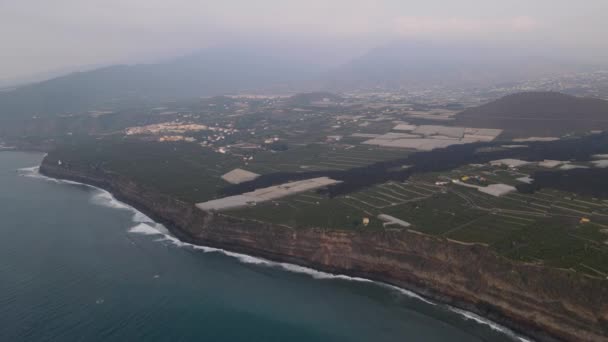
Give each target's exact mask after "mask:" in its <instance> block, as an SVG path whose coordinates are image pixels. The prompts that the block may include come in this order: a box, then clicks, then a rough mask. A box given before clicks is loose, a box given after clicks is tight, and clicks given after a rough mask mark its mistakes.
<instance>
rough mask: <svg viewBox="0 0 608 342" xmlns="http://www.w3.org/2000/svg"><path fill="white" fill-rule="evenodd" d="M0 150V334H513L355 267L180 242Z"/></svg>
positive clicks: (352, 337)
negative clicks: (334, 268) (332, 267)
mask: <svg viewBox="0 0 608 342" xmlns="http://www.w3.org/2000/svg"><path fill="white" fill-rule="evenodd" d="M42 158H43V155H42V154H39V153H24V152H12V151H5V152H0V341H172V342H174V341H214V342H215V341H290V342H297V341H374V342H380V341H519V340H525V339H523V338H521V337H519V336H517V335H515V334H514V333H513V332H511V331H509V330H508V329H505V328H503V327H500V326H498V325H496V324H494V323H492V322H489V321H487V320H484V319H483V318H481V317H478V316H475V315H472V314H470V313H467V312H463V311H460V310H456V309H453V308H449V307H447V306H445V305H440V304H436V303H433V302H430V301H427V300H426V299H424V298H421V297H419V296H417V295H415V294H413V293H411V292H408V291H404V290H400V289H398V288H395V287H391V286H388V285H384V284H378V283H375V282H371V281H369V280H365V279H357V278H350V277H346V276H341V275H332V274H327V273H323V272H318V271H314V270H311V269H307V268H304V267H299V266H295V265H289V264H281V263H274V262H270V261H267V260H263V259H259V258H254V257H250V256H245V255H241V254H236V253H230V252H227V251H222V250H217V249H213V248H206V247H198V246H192V245H189V244H185V243H182V242H180V241H178V240H177V239H175V238H173V237H172V236H171V235H169V234H168V232H167V230H166V229H165V228H164V227H163V226H162V225H159V224H156V223H154V222H153V221H152V220H150V219H149V218H148V217H146V216H145V215H143V214H142V213H140V212H138V211H136V210H135V209H133V208H131V207H129V206H128V205H125V204H123V203H121V202H118V201H117V200H115V199H114V198H113V197H112V196H111V195H110V194H109V193H108V192H105V191H103V190H100V189H96V188H93V187H89V186H86V185H82V184H77V183H72V182H64V181H56V180H52V179H49V178H46V177H43V176H41V175H39V174H38V173H37V168H36V166H37V165H39V164H40V161H41V160H42Z"/></svg>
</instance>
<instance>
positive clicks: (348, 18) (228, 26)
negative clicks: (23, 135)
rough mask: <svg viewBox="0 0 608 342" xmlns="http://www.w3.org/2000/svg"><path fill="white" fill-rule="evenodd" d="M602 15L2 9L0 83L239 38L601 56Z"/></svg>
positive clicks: (510, 5)
mask: <svg viewBox="0 0 608 342" xmlns="http://www.w3.org/2000/svg"><path fill="white" fill-rule="evenodd" d="M607 13H608V0H583V1H572V0H508V1H507V0H305V1H303V0H292V1H290V0H218V1H210V0H103V1H102V0H0V42H1V44H2V49H1V52H0V56H1V59H0V79H5V78H13V77H21V76H26V75H30V74H35V73H40V72H45V71H52V70H63V69H65V68H72V67H74V66H82V65H94V64H109V63H117V62H122V63H125V62H126V63H130V62H138V61H153V60H157V59H159V58H163V57H167V56H175V55H179V54H182V53H186V52H188V51H192V50H195V49H199V48H202V47H205V46H209V45H213V44H218V43H222V42H225V41H238V40H244V39H246V40H250V41H251V40H255V39H263V40H284V41H287V40H289V41H291V42H299V41H301V42H303V43H305V44H309V43H311V42H318V43H321V44H325V45H326V46H327V45H328V44H331V45H335V46H336V47H340V46H344V47H345V49H344V50H342V51H353V52H355V51H357V49H359V50H362V49H365V48H369V47H372V46H374V45H379V44H382V43H384V42H387V41H390V40H393V39H398V38H409V39H441V40H443V39H452V40H453V39H464V40H481V41H492V42H497V41H498V42H502V41H505V42H513V41H524V42H526V43H529V44H533V45H547V46H552V47H563V48H568V49H569V50H570V51H580V52H581V53H583V54H586V55H604V56H606V55H608V54H607V53H606V52H607V51H608V46H607V45H608V44H607V43H606V41H607V40H608V39H607V37H608V20H606V18H607V17H606V16H607ZM349 49H350V50H349ZM345 54H346V53H345ZM340 58H346V57H345V56H341V57H340Z"/></svg>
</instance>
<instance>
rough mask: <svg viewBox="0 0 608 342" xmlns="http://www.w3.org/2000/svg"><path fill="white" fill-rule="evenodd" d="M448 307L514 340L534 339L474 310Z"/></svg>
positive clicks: (522, 341) (526, 341) (530, 341)
mask: <svg viewBox="0 0 608 342" xmlns="http://www.w3.org/2000/svg"><path fill="white" fill-rule="evenodd" d="M448 308H449V309H450V310H451V311H452V312H455V313H457V314H459V315H461V316H463V317H464V318H465V319H468V320H472V321H475V322H477V323H479V324H483V325H487V326H489V327H490V329H492V330H495V331H499V332H501V333H503V334H505V335H507V336H509V337H511V338H512V339H514V340H518V341H521V342H532V340H529V339H527V338H525V337H522V336H520V335H518V334H516V333H515V332H513V331H512V330H511V329H508V328H505V327H503V326H501V325H499V324H497V323H494V322H492V321H490V320H488V319H485V318H483V317H481V316H479V315H476V314H474V313H472V312H469V311H465V310H461V309H457V308H454V307H448Z"/></svg>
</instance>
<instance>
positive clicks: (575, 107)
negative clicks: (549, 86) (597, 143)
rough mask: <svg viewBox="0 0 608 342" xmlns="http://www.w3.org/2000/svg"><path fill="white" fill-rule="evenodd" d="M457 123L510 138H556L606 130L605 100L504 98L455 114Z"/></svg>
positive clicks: (548, 95) (551, 95) (544, 95)
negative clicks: (499, 131) (501, 132)
mask: <svg viewBox="0 0 608 342" xmlns="http://www.w3.org/2000/svg"><path fill="white" fill-rule="evenodd" d="M456 122H457V124H460V125H465V126H470V127H488V128H502V129H505V130H507V133H510V135H513V136H522V137H523V136H531V135H534V136H559V135H563V134H566V133H571V132H586V131H590V130H600V129H601V130H605V129H608V101H604V100H601V99H595V98H582V97H576V96H571V95H566V94H561V93H556V92H526V93H517V94H512V95H508V96H505V97H503V98H500V99H498V100H496V101H492V102H489V103H486V104H484V105H481V106H479V107H475V108H469V109H467V110H465V111H463V112H461V113H459V114H458V115H457V118H456Z"/></svg>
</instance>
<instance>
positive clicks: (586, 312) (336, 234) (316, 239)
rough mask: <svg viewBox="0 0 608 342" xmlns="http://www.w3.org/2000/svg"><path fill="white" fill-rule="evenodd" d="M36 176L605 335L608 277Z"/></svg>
mask: <svg viewBox="0 0 608 342" xmlns="http://www.w3.org/2000/svg"><path fill="white" fill-rule="evenodd" d="M40 172H41V173H43V174H44V175H47V176H51V177H56V178H63V179H69V180H74V181H78V182H82V183H87V184H91V185H94V186H97V187H100V188H103V189H106V190H108V191H110V192H111V193H113V194H114V196H115V197H116V198H117V199H119V200H121V201H124V202H126V203H129V204H130V205H132V206H134V207H135V208H137V209H138V210H140V211H142V212H144V213H145V214H147V215H149V216H150V217H152V218H154V219H155V220H157V221H159V222H162V223H163V224H165V225H166V226H167V227H168V228H169V229H170V230H171V232H172V233H173V234H174V235H175V236H177V237H178V238H180V239H181V240H183V241H187V242H190V243H194V244H199V245H205V246H211V247H217V248H223V249H226V250H231V251H235V252H240V253H245V254H250V255H255V256H260V257H264V258H267V259H270V260H275V261H280V262H288V263H293V264H298V265H303V266H307V267H311V268H315V269H319V270H322V271H326V272H331V273H339V274H347V275H351V276H357V277H364V278H369V279H373V280H377V281H382V282H385V283H388V284H392V285H395V286H398V287H401V288H405V289H408V290H412V291H415V292H417V293H420V294H422V295H424V296H426V297H428V298H431V299H434V300H436V301H438V302H441V303H445V304H448V305H452V306H454V307H458V308H462V309H465V310H468V311H471V312H474V313H477V314H479V315H482V316H484V317H487V318H489V319H491V320H493V321H496V322H498V323H500V324H503V325H505V326H508V327H510V328H512V329H514V330H515V331H518V332H521V333H523V334H525V335H527V336H530V337H532V338H535V339H537V340H542V341H554V340H568V341H608V281H607V280H605V279H599V278H591V277H586V276H582V275H580V274H577V273H575V272H573V271H569V270H560V269H553V268H549V267H544V266H540V265H533V264H525V263H519V262H513V261H510V260H508V259H505V258H503V257H500V256H498V255H496V254H495V253H494V252H492V251H491V250H490V249H489V248H487V247H484V246H482V245H476V244H463V243H458V242H455V241H450V240H447V239H443V238H439V237H434V236H429V235H424V234H420V233H417V232H414V231H407V230H404V231H396V230H395V231H391V230H387V231H352V230H327V229H322V228H317V229H297V230H293V229H290V228H288V227H284V226H279V225H272V224H267V223H263V222H257V221H251V220H244V219H240V218H235V217H230V216H227V215H222V214H217V213H214V214H212V213H206V212H203V211H201V210H199V209H197V208H196V207H195V206H194V205H193V204H191V203H186V202H182V201H179V200H177V199H175V198H173V197H171V196H168V195H166V194H162V193H160V192H158V191H156V190H154V189H152V188H149V187H146V186H144V185H142V184H137V183H135V182H133V181H132V180H130V179H127V178H125V177H123V176H121V175H119V174H115V173H111V172H108V171H104V170H100V169H90V168H83V169H78V168H74V167H66V166H65V165H59V164H58V163H57V161H56V160H54V158H53V156H52V154H50V155H49V156H47V157H46V158H45V159H44V161H43V163H42V165H41V167H40Z"/></svg>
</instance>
